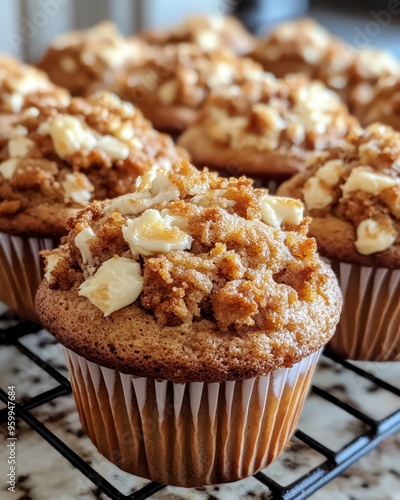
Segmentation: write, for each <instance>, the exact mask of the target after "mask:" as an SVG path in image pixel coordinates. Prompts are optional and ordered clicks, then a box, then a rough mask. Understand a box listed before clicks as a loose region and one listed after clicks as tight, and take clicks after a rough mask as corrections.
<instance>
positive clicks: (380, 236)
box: [278, 124, 400, 269]
mask: <svg viewBox="0 0 400 500" xmlns="http://www.w3.org/2000/svg"><path fill="white" fill-rule="evenodd" d="M278 193H279V194H282V195H285V196H292V197H294V198H300V199H302V200H304V203H305V207H306V209H307V211H308V213H309V214H310V215H311V217H312V218H313V221H312V223H311V227H310V234H311V235H312V236H314V237H315V238H316V240H317V242H318V245H319V247H320V250H321V252H322V253H323V254H324V255H326V256H328V257H331V258H336V259H339V260H341V261H345V262H353V263H360V264H363V265H367V266H375V265H377V266H382V267H388V268H396V269H398V268H400V134H398V133H397V132H395V131H394V130H393V129H392V128H390V127H386V126H384V125H382V124H373V125H371V126H369V127H368V128H367V129H366V130H365V131H363V132H362V133H354V132H352V133H350V134H349V136H348V137H347V138H346V141H345V143H344V144H343V145H342V146H341V147H337V148H334V149H332V150H331V151H329V152H327V153H325V154H320V155H318V156H315V157H314V158H313V159H312V160H310V162H309V165H308V168H307V170H306V171H304V172H301V173H299V174H297V175H296V176H295V177H293V178H292V179H290V180H289V181H287V182H286V183H284V184H283V185H282V186H281V187H280V188H279V190H278Z"/></svg>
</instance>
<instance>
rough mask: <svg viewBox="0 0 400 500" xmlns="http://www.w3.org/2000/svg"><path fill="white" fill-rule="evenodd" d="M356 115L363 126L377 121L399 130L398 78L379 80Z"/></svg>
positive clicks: (399, 97) (399, 86)
mask: <svg viewBox="0 0 400 500" xmlns="http://www.w3.org/2000/svg"><path fill="white" fill-rule="evenodd" d="M357 113H358V115H359V116H360V120H361V123H362V124H363V125H364V126H367V125H369V124H371V123H373V122H376V121H378V122H381V123H384V124H386V125H390V126H391V127H393V128H394V129H395V130H400V76H398V77H396V76H392V77H388V78H381V79H380V80H379V81H378V83H377V84H376V85H375V87H374V89H373V92H372V95H371V94H369V95H368V96H366V98H365V101H364V102H363V103H362V105H360V107H359V109H358V110H357Z"/></svg>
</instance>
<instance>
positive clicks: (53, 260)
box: [44, 254, 60, 284]
mask: <svg viewBox="0 0 400 500" xmlns="http://www.w3.org/2000/svg"><path fill="white" fill-rule="evenodd" d="M59 260H60V257H59V256H58V255H57V254H50V255H48V256H47V257H46V268H45V273H44V277H45V279H46V280H47V281H48V282H49V283H50V284H51V283H52V281H53V280H52V277H51V273H52V272H53V271H54V269H55V268H56V267H57V264H58V262H59Z"/></svg>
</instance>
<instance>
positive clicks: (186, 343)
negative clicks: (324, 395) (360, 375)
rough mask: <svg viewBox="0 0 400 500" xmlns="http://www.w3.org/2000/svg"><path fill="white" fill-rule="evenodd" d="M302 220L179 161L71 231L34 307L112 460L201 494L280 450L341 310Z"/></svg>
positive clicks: (260, 194)
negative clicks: (202, 488)
mask: <svg viewBox="0 0 400 500" xmlns="http://www.w3.org/2000/svg"><path fill="white" fill-rule="evenodd" d="M302 210H303V206H302V204H301V203H300V202H299V201H296V200H288V199H280V198H274V197H272V196H269V195H268V192H267V191H266V190H264V189H253V188H252V181H251V180H249V179H246V178H244V177H242V178H240V179H234V178H231V179H229V180H228V179H224V178H221V177H218V175H217V174H216V173H210V172H208V171H207V170H206V169H205V170H203V171H198V170H197V169H195V168H194V167H192V166H191V165H190V164H188V163H187V162H181V163H178V164H177V165H175V166H174V168H173V169H172V170H171V171H170V172H163V171H162V170H160V169H158V171H150V172H149V173H148V174H146V175H144V176H143V177H141V178H140V180H139V182H138V188H137V191H136V192H135V193H133V194H128V195H125V196H122V197H120V198H116V199H114V200H112V201H108V202H96V203H94V204H92V205H91V206H89V207H88V208H87V209H85V210H83V211H81V212H80V213H79V214H78V215H77V216H76V217H75V218H74V219H72V220H70V221H69V225H68V227H69V229H70V233H69V236H68V239H67V242H66V244H65V245H63V246H61V247H60V248H58V249H56V250H53V251H51V252H46V253H45V254H44V255H45V258H46V265H47V267H46V269H47V271H46V279H45V280H44V281H43V282H42V284H41V286H40V288H39V291H38V294H37V297H36V310H37V314H38V316H39V318H40V320H41V321H42V323H43V325H44V326H45V327H46V328H47V329H48V330H49V331H50V332H51V333H53V334H54V335H55V336H56V338H57V339H58V340H59V341H60V342H61V344H63V346H64V347H65V349H66V354H67V360H68V366H69V369H70V374H71V382H72V386H73V390H74V394H75V399H76V402H77V406H78V410H79V414H80V418H81V421H82V425H83V427H84V429H85V431H86V432H87V433H88V434H89V436H90V438H91V439H92V440H93V442H94V444H95V445H96V446H97V447H98V449H99V451H100V452H101V453H102V454H103V455H105V456H106V457H107V458H108V459H109V460H111V461H112V462H114V463H116V464H117V465H118V466H119V467H121V468H122V469H124V470H126V471H128V472H131V473H133V474H136V475H139V476H142V477H147V478H149V479H152V480H154V481H160V482H162V483H164V484H173V485H180V486H196V485H201V484H211V483H220V482H227V481H233V480H236V479H239V478H241V477H245V476H248V475H250V474H253V473H255V472H256V471H257V470H259V469H261V468H263V467H265V466H266V465H267V464H269V463H270V462H271V461H272V460H273V459H274V458H275V457H276V456H277V455H278V454H279V453H280V452H281V450H282V449H283V447H284V446H285V444H286V442H287V440H288V438H289V436H290V434H291V433H292V432H293V429H294V427H295V425H296V422H297V418H298V415H299V412H300V410H301V407H302V404H303V401H304V398H305V395H306V392H307V388H308V386H309V382H310V377H311V375H312V372H313V368H314V366H315V363H316V361H317V358H318V353H319V351H320V349H321V348H322V346H323V345H324V344H325V343H326V342H327V341H328V340H329V338H330V337H331V336H332V334H333V332H334V329H335V326H336V323H337V321H338V319H339V314H340V305H341V297H340V292H339V288H338V286H337V282H336V279H335V277H334V274H333V272H332V271H331V269H330V268H329V267H328V266H327V265H326V264H325V263H323V262H322V261H321V260H320V258H319V257H318V254H317V251H316V244H315V241H314V240H313V239H312V238H308V237H307V235H306V233H307V228H308V224H309V219H303V215H302Z"/></svg>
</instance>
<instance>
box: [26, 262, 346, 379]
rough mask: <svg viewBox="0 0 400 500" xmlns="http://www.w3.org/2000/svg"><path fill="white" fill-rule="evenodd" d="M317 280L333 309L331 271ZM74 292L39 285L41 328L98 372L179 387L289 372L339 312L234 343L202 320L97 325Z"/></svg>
mask: <svg viewBox="0 0 400 500" xmlns="http://www.w3.org/2000/svg"><path fill="white" fill-rule="evenodd" d="M321 272H324V273H325V275H326V277H327V282H328V283H327V285H328V286H329V287H330V288H331V290H330V300H331V301H332V303H333V302H336V304H339V303H340V292H339V291H338V290H337V287H336V283H335V278H334V277H333V273H332V271H331V270H330V268H328V266H325V265H323V269H321ZM77 292H78V290H77V288H76V287H74V288H72V289H70V290H67V291H66V290H51V289H50V288H49V286H48V284H47V283H46V282H45V281H43V282H42V284H41V286H40V288H39V291H38V293H37V296H36V310H37V314H38V316H39V317H40V320H41V323H42V325H43V326H44V327H45V328H46V329H48V330H49V331H50V332H51V333H52V334H53V335H55V337H56V338H57V339H58V340H59V342H61V344H63V345H64V346H66V347H67V348H69V349H71V350H72V351H74V352H76V353H77V354H80V355H81V356H83V357H85V359H88V360H89V361H92V362H94V363H97V364H100V365H101V366H106V367H108V368H111V369H116V370H118V371H121V372H122V373H129V374H132V375H135V376H138V377H152V378H156V379H159V380H172V381H174V382H177V383H187V382H206V383H212V382H223V381H226V380H243V379H249V378H253V377H258V376H262V375H267V374H268V373H269V372H271V371H273V370H275V369H277V368H281V367H290V366H292V365H293V364H294V363H296V362H298V361H300V360H301V359H303V358H304V357H306V356H307V355H308V354H311V353H312V352H314V351H316V350H318V349H319V348H321V347H322V346H323V345H324V344H326V343H327V342H328V341H329V339H330V338H331V336H332V335H333V333H334V329H335V326H334V325H336V322H337V318H338V315H339V312H340V311H339V306H337V308H335V309H333V308H331V310H330V311H329V313H326V312H325V311H326V310H325V309H324V308H322V309H319V306H318V307H315V308H314V311H315V312H314V314H313V315H312V316H311V317H310V318H308V319H307V321H305V322H304V323H303V324H302V325H301V326H300V324H299V325H298V327H296V328H294V329H293V330H292V331H289V330H279V331H268V332H263V331H259V332H252V333H251V334H248V335H237V334H235V333H230V332H224V333H222V332H220V331H219V330H218V329H217V328H216V326H215V324H213V323H212V322H211V321H208V320H206V319H203V320H201V321H199V322H196V323H193V324H185V323H184V324H182V325H181V326H173V327H168V326H164V327H160V325H159V324H158V323H157V322H156V320H155V318H154V317H153V316H152V315H151V314H149V313H147V312H146V311H144V310H143V309H141V308H140V307H138V306H136V305H132V306H130V307H129V308H124V309H122V310H120V311H118V313H117V314H114V315H112V316H110V317H108V318H103V316H102V313H101V311H100V310H99V309H97V308H96V307H95V306H93V305H92V304H90V303H88V301H87V300H85V299H84V298H83V297H79V296H78V294H77ZM321 311H324V314H321ZM311 318H312V320H313V321H310V320H311Z"/></svg>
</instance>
